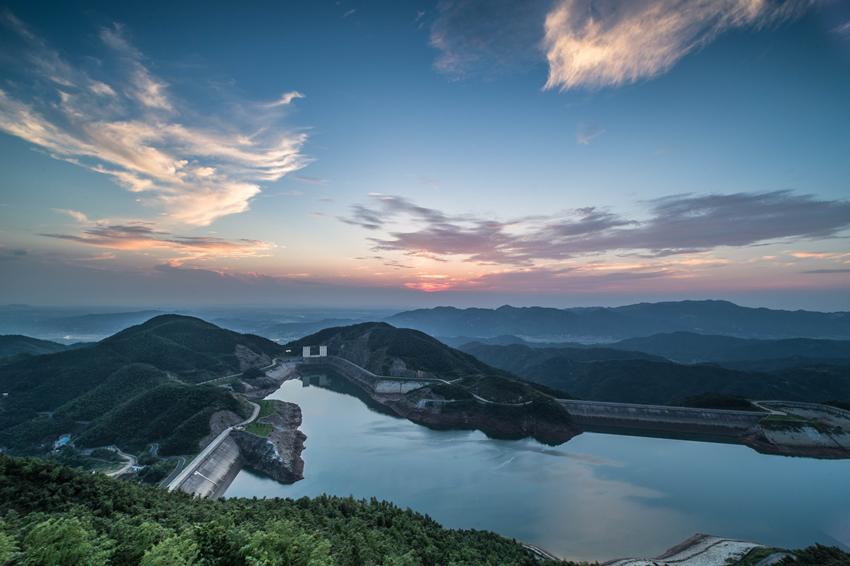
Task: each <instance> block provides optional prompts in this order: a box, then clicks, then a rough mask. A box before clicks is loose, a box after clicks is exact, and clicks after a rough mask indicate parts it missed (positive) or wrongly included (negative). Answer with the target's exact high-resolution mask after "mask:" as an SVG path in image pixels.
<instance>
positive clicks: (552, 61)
mask: <svg viewBox="0 0 850 566" xmlns="http://www.w3.org/2000/svg"><path fill="white" fill-rule="evenodd" d="M810 4H811V1H810V0H630V1H629V2H620V1H618V0H558V1H557V3H556V4H555V6H554V8H553V9H552V10H551V11H550V12H549V14H548V15H547V16H546V22H545V35H544V40H543V42H544V46H545V49H546V58H547V60H548V61H549V78H548V80H547V82H546V88H553V89H561V90H565V89H570V88H575V87H591V88H594V87H601V86H609V85H610V86H616V85H622V84H626V83H632V82H635V81H638V80H640V79H645V78H650V77H654V76H656V75H659V74H661V73H664V72H666V71H668V70H669V69H670V68H671V67H673V65H675V64H676V63H677V62H678V61H679V60H680V59H681V58H682V57H684V56H685V55H687V54H688V53H691V52H692V51H695V50H697V49H699V48H700V47H703V46H704V45H706V44H708V43H710V42H711V41H713V40H714V39H715V38H716V37H717V36H718V35H719V34H721V33H723V32H724V31H726V30H728V29H732V28H741V27H762V26H765V25H769V24H774V23H776V22H779V21H783V20H786V19H788V18H791V17H794V16H796V15H798V14H799V13H801V12H802V11H803V10H804V9H805V8H807V7H808V6H809V5H810Z"/></svg>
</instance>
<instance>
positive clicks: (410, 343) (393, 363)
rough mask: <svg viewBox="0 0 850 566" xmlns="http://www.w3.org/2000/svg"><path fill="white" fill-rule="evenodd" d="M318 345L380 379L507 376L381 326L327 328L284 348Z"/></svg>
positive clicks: (433, 342) (417, 335) (420, 336)
mask: <svg viewBox="0 0 850 566" xmlns="http://www.w3.org/2000/svg"><path fill="white" fill-rule="evenodd" d="M321 344H323V345H326V346H328V352H329V353H330V354H331V355H338V356H342V357H344V358H347V359H349V360H350V361H352V362H355V363H357V364H359V365H361V366H362V367H365V368H366V369H368V370H370V371H372V372H374V373H376V374H379V375H396V374H397V375H403V374H404V372H405V371H410V372H415V371H424V372H428V373H431V374H434V375H437V376H439V377H442V378H443V379H452V378H456V377H465V376H470V375H481V374H492V375H505V373H506V372H504V371H500V370H498V369H495V368H493V367H491V366H488V365H487V364H485V363H483V362H481V361H480V360H478V359H476V358H474V357H473V356H470V355H469V354H466V353H464V352H461V351H459V350H456V349H454V348H452V347H450V346H446V345H445V344H443V343H442V342H440V341H439V340H437V339H436V338H433V337H431V336H428V335H427V334H425V333H423V332H419V331H417V330H410V329H407V328H395V327H394V326H392V325H389V324H387V323H384V322H364V323H361V324H354V325H351V326H338V327H334V328H326V329H324V330H321V331H319V332H317V333H315V334H311V335H310V336H306V337H304V338H301V339H300V340H296V341H295V342H291V343H289V344H287V346H286V347H287V348H290V349H292V350H293V351H295V352H296V353H299V352H300V350H301V347H302V346H316V345H321ZM394 372H395V373H394Z"/></svg>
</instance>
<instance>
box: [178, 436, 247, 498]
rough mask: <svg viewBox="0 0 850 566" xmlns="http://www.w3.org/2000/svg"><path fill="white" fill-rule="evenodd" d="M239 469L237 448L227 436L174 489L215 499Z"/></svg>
mask: <svg viewBox="0 0 850 566" xmlns="http://www.w3.org/2000/svg"><path fill="white" fill-rule="evenodd" d="M241 469H242V457H241V455H240V452H239V446H238V445H237V444H236V441H235V440H233V438H231V437H230V436H227V437H226V438H225V439H224V440H222V441H221V443H220V444H219V445H218V446H216V447H215V449H214V450H212V451H211V452H210V453H209V454H208V455H207V456H206V458H204V460H203V461H202V462H201V463H200V464H199V465H198V467H197V468H196V469H195V470H194V471H193V472H192V473H190V474H189V475H188V476H187V477H186V478H185V479H184V480H183V481H182V482H181V483H180V484H179V485H178V486H176V489H177V490H179V491H182V492H184V493H188V494H190V495H193V496H197V497H201V498H205V497H210V498H213V499H215V498H217V497H219V496H221V495H222V494H223V493H224V492H225V491H226V490H227V488H228V487H229V486H230V484H231V482H233V479H234V478H235V477H236V475H237V474H238V473H239V470H241Z"/></svg>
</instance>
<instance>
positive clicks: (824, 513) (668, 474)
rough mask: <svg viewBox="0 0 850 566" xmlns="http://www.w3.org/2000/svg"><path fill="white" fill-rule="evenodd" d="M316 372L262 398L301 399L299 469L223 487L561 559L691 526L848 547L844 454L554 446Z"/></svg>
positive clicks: (849, 492)
mask: <svg viewBox="0 0 850 566" xmlns="http://www.w3.org/2000/svg"><path fill="white" fill-rule="evenodd" d="M305 381H307V380H306V379H305ZM312 381H313V382H319V381H321V383H322V385H323V386H321V387H320V386H316V385H310V386H308V385H306V384H305V383H303V382H302V381H298V380H292V381H287V382H286V383H284V385H283V386H282V387H281V388H280V389H279V390H278V391H276V392H275V393H273V394H272V395H270V396H269V398H270V399H282V400H285V401H291V402H293V403H297V404H298V405H300V406H301V410H302V413H303V418H304V423H303V425H302V427H301V430H303V431H304V433H305V434H306V435H307V442H306V449H305V451H304V453H303V458H304V463H305V464H304V479H303V480H301V481H299V482H297V483H295V484H293V485H281V484H279V483H277V482H275V481H273V480H270V479H267V478H264V477H261V476H258V475H255V474H253V473H251V472H248V471H245V470H243V471H241V472H240V473H239V475H238V476H237V477H236V479H235V480H234V482H233V484H232V485H231V486H230V488H229V489H228V491H227V494H226V495H227V497H253V496H257V497H293V498H297V497H302V496H308V497H312V496H315V495H319V494H322V493H327V494H331V495H341V496H347V495H353V496H354V497H358V498H369V497H373V496H374V497H377V498H379V499H384V500H388V501H392V502H394V503H396V504H397V505H399V506H401V507H410V508H411V509H413V510H415V511H418V512H420V513H425V514H428V515H430V516H431V517H433V518H434V519H436V520H437V521H439V522H440V523H442V524H443V525H444V526H446V527H450V528H474V529H486V530H491V531H495V532H497V533H500V534H502V535H505V536H508V537H513V538H516V539H519V540H522V541H525V542H529V543H532V544H536V545H539V546H541V547H543V548H545V549H547V550H549V551H551V552H553V553H555V554H557V555H559V556H562V557H564V558H571V559H593V560H604V559H610V558H616V557H622V556H635V555H640V556H655V555H657V554H659V553H661V552H662V551H663V550H665V549H666V548H668V547H670V546H672V545H674V544H676V543H678V542H680V541H682V540H683V539H685V538H687V537H689V536H691V535H692V534H694V533H698V532H701V533H710V534H714V535H719V536H725V537H731V538H740V539H745V540H753V541H757V542H761V543H764V544H770V545H776V546H783V547H801V546H807V545H809V544H813V543H815V542H820V543H823V544H828V545H839V546H844V547H845V548H847V546H848V545H850V461H848V460H832V461H831V460H815V459H809V458H790V457H784V456H768V455H763V454H759V453H757V452H755V451H753V450H752V449H750V448H748V447H746V446H738V445H731V444H714V443H707V442H696V441H689V440H670V439H661V438H643V437H634V436H617V435H609V434H595V433H584V434H581V435H579V436H577V437H575V438H573V439H572V440H570V441H569V442H567V443H565V444H562V445H560V446H557V447H550V446H545V445H543V444H540V443H538V442H536V441H534V440H519V441H503V440H493V439H489V438H487V437H486V436H485V435H484V434H482V433H480V432H477V431H434V430H430V429H428V428H425V427H422V426H419V425H416V424H413V423H411V422H409V421H407V420H404V419H399V418H396V417H393V416H390V415H387V414H384V413H381V412H379V411H377V410H374V409H373V408H370V407H369V406H367V404H366V403H365V402H364V401H362V400H361V399H359V398H357V397H355V396H353V395H350V394H347V393H345V392H343V391H348V388H350V387H351V386H350V385H348V384H346V383H345V382H344V380H342V378H337V377H332V376H321V377H319V376H314V377H313V378H312ZM328 387H332V388H333V389H334V390H331V389H328Z"/></svg>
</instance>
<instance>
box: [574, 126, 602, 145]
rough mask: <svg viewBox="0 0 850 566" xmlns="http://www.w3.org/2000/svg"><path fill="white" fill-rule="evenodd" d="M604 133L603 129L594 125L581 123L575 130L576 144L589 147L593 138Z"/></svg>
mask: <svg viewBox="0 0 850 566" xmlns="http://www.w3.org/2000/svg"><path fill="white" fill-rule="evenodd" d="M604 133H605V128H603V127H601V126H598V125H596V124H589V123H587V122H581V123H580V124H579V125H578V128H576V142H578V143H579V144H580V145H590V142H591V141H593V138H597V137H599V136H601V135H602V134H604Z"/></svg>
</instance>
